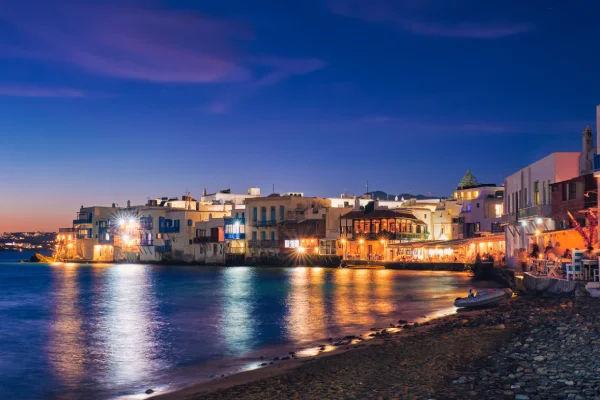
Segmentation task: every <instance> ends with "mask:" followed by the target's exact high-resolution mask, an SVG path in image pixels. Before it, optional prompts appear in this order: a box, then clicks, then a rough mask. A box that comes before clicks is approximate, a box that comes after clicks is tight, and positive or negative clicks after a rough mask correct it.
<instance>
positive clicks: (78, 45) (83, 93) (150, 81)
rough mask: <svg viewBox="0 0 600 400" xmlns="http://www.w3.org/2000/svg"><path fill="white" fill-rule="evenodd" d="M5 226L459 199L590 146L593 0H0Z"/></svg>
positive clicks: (1, 222) (594, 81)
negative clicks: (223, 206)
mask: <svg viewBox="0 0 600 400" xmlns="http://www.w3.org/2000/svg"><path fill="white" fill-rule="evenodd" d="M0 6H1V7H0V63H1V71H2V74H0V135H1V138H2V145H1V146H0V169H1V170H2V172H3V174H2V178H0V193H2V195H3V200H4V204H3V207H2V208H0V231H5V230H9V231H12V230H14V231H16V230H38V229H39V230H55V229H57V228H58V227H62V226H70V224H71V220H72V219H73V218H74V216H75V212H76V211H77V210H78V208H79V206H80V205H82V204H83V205H110V203H113V202H115V203H118V204H121V205H124V204H125V203H126V201H127V200H128V199H129V200H131V201H132V202H133V203H143V202H145V201H146V199H147V198H149V197H152V198H154V197H158V196H181V195H182V194H184V193H185V192H186V190H188V191H190V192H191V193H192V195H194V196H195V197H199V196H200V194H201V192H202V189H203V188H205V187H206V188H207V189H208V190H209V191H216V190H219V189H225V188H231V189H232V190H234V191H239V192H245V191H246V190H247V188H248V187H249V186H260V187H261V188H262V190H263V193H267V194H268V193H270V192H271V190H272V189H271V188H272V185H273V184H274V185H275V188H276V191H278V192H282V191H303V192H305V193H306V194H307V195H319V196H337V195H339V194H340V193H343V192H344V191H346V190H347V191H348V192H349V193H356V194H360V193H362V192H363V191H364V188H365V182H366V181H367V180H369V183H370V188H371V189H374V190H384V191H387V192H390V193H400V192H413V193H423V194H428V193H431V194H433V195H448V194H449V193H450V192H451V191H452V189H453V188H454V187H455V186H456V184H457V182H458V181H459V180H460V178H461V177H462V175H463V174H464V172H465V171H466V170H467V169H471V170H472V171H473V173H474V174H475V175H476V176H477V177H478V178H479V180H480V181H485V182H490V183H493V182H496V183H501V182H502V181H503V178H504V177H505V176H507V175H510V174H512V173H513V172H515V171H516V170H518V169H520V168H522V167H523V166H525V165H527V164H529V163H531V162H533V161H535V160H537V159H539V158H541V157H543V156H545V155H547V154H549V153H551V152H553V151H577V150H579V148H580V133H581V131H582V130H583V129H584V128H585V126H586V125H591V126H594V125H595V124H594V114H595V106H596V104H598V103H600V95H599V93H600V79H598V68H597V66H598V65H599V62H600V60H599V59H600V54H599V52H598V51H596V50H595V49H597V47H598V38H600V25H599V24H598V23H597V18H596V17H597V15H599V14H600V4H597V2H592V1H585V2H584V1H574V2H568V3H565V2H563V1H558V0H556V1H553V0H550V1H537V0H531V1H527V2H523V1H488V2H481V1H474V0H456V1H452V2H449V1H445V0H368V1H367V0H364V1H363V0H303V1H300V0H292V1H279V0H255V1H249V0H246V1H234V0H223V1H218V2H215V1H191V0H189V1H183V0H182V1H158V0H152V1H130V0H126V1H114V0H109V1H102V2H94V1H69V2H67V1H60V2H47V1H41V0H38V1H27V0H25V1H23V0H20V1H14V0H0Z"/></svg>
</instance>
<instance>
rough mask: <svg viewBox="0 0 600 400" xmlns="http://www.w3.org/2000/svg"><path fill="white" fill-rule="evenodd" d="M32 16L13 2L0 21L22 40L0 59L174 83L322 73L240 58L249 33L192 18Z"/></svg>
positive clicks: (80, 8)
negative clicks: (34, 61) (3, 21)
mask: <svg viewBox="0 0 600 400" xmlns="http://www.w3.org/2000/svg"><path fill="white" fill-rule="evenodd" d="M3 11H5V10H3ZM39 11H40V10H38V12H36V13H30V12H29V10H27V7H23V6H21V5H20V3H16V2H14V5H13V6H11V7H8V8H7V9H6V11H5V12H3V13H1V14H0V17H1V18H3V19H4V20H5V22H7V23H9V24H11V25H13V26H14V27H15V28H16V30H17V31H18V32H20V33H21V34H22V40H21V42H20V43H18V45H15V44H13V46H9V47H8V48H6V47H7V46H8V45H9V44H8V43H5V44H4V46H3V47H4V48H5V49H6V50H7V51H3V52H2V54H0V56H4V57H17V58H30V59H42V60H46V61H53V62H60V63H65V64H69V65H72V66H74V67H76V68H79V69H82V70H85V71H87V72H88V73H91V74H95V75H102V76H107V77H113V78H120V79H129V80H140V81H149V82H156V83H180V84H181V83H193V84H199V83H201V84H207V83H210V84H215V83H233V82H257V83H258V84H275V83H277V82H279V81H280V80H282V79H286V78H289V77H291V76H294V75H302V74H305V73H308V72H312V71H315V70H317V69H320V68H322V67H323V66H324V63H323V62H321V61H319V60H314V59H310V58H308V59H303V58H299V59H291V58H290V59H287V58H277V57H273V56H270V55H269V56H266V57H264V56H261V57H256V56H251V55H248V54H245V53H244V52H243V51H241V50H240V49H239V48H238V46H237V45H239V44H240V43H242V42H245V41H249V40H253V39H254V33H253V32H252V30H251V29H250V28H249V27H248V26H246V25H244V24H242V23H239V22H235V21H229V20H222V19H218V18H214V17H209V16H206V15H202V14H198V13H192V12H176V11H166V10H157V9H147V8H140V7H125V6H109V5H104V6H98V5H96V6H94V7H91V6H84V5H74V4H69V5H68V6H67V5H66V3H59V4H52V5H48V6H46V8H45V9H44V10H41V12H39ZM274 60H275V61H274ZM257 71H260V72H261V73H260V74H259V73H258V72H257Z"/></svg>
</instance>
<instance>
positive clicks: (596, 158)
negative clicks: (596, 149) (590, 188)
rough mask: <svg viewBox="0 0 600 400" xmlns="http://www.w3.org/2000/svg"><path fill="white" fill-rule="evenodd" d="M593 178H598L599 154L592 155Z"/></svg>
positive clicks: (599, 176)
mask: <svg viewBox="0 0 600 400" xmlns="http://www.w3.org/2000/svg"><path fill="white" fill-rule="evenodd" d="M594 176H595V177H596V178H600V154H594Z"/></svg>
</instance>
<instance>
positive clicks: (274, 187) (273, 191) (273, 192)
mask: <svg viewBox="0 0 600 400" xmlns="http://www.w3.org/2000/svg"><path fill="white" fill-rule="evenodd" d="M273 194H275V184H273Z"/></svg>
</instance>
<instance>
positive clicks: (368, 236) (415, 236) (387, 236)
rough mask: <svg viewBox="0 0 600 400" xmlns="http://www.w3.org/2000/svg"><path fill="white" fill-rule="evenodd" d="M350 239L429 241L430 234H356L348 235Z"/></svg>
mask: <svg viewBox="0 0 600 400" xmlns="http://www.w3.org/2000/svg"><path fill="white" fill-rule="evenodd" d="M346 237H347V238H348V239H352V238H353V237H354V238H355V239H358V238H364V239H365V240H382V239H386V240H404V239H410V240H413V239H414V240H427V239H428V238H429V233H416V232H380V233H356V234H355V235H352V234H346Z"/></svg>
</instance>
